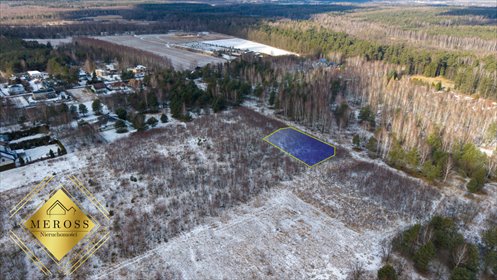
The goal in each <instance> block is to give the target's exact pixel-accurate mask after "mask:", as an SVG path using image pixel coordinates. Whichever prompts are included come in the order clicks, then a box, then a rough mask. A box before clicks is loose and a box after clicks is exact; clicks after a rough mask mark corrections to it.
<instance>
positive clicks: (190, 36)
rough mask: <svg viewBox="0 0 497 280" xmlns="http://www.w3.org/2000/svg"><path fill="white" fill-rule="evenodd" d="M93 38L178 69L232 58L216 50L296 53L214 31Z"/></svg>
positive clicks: (270, 53) (274, 53)
mask: <svg viewBox="0 0 497 280" xmlns="http://www.w3.org/2000/svg"><path fill="white" fill-rule="evenodd" d="M93 38H95V39H99V40H103V41H107V42H110V43H114V44H118V45H123V46H127V47H132V48H135V49H139V50H143V51H147V52H150V53H153V54H156V55H159V56H162V57H165V58H167V59H169V60H170V61H171V63H172V65H173V66H174V68H175V69H193V68H195V67H197V66H200V67H202V66H205V65H207V64H209V63H223V62H226V61H227V60H226V59H229V57H228V56H224V58H223V57H218V56H214V55H213V51H221V50H223V51H235V52H236V51H239V52H245V51H251V52H256V53H261V54H266V55H272V56H279V55H292V54H294V53H291V52H287V51H285V50H281V49H277V48H273V47H271V46H268V45H264V44H259V43H256V42H252V41H248V40H244V39H239V38H235V37H231V36H228V35H224V34H219V33H211V32H200V33H182V32H171V33H167V34H147V35H119V36H98V37H93Z"/></svg>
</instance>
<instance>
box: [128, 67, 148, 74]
mask: <svg viewBox="0 0 497 280" xmlns="http://www.w3.org/2000/svg"><path fill="white" fill-rule="evenodd" d="M132 71H133V73H134V74H138V73H145V71H147V67H145V66H143V65H137V66H136V67H135V68H133V70H132Z"/></svg>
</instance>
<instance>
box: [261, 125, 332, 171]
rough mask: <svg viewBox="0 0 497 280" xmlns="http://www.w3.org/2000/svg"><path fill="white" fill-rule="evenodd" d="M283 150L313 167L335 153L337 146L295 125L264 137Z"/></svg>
mask: <svg viewBox="0 0 497 280" xmlns="http://www.w3.org/2000/svg"><path fill="white" fill-rule="evenodd" d="M263 140H264V141H266V142H268V143H269V144H271V145H273V146H274V147H276V148H278V149H279V150H281V151H282V152H284V153H286V154H288V155H290V156H291V157H293V158H295V159H297V160H299V161H301V162H303V163H304V164H305V165H307V166H308V167H312V166H314V165H317V164H319V163H321V162H324V161H326V160H328V159H329V158H331V157H333V156H334V155H335V147H334V146H333V145H331V144H328V143H326V142H324V141H322V140H319V139H318V138H316V137H314V136H312V135H309V134H307V133H305V132H303V131H300V130H298V129H296V128H294V127H285V128H280V129H278V130H276V131H274V132H273V133H271V134H269V135H268V136H266V137H264V138H263Z"/></svg>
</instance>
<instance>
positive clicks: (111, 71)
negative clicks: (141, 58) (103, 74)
mask: <svg viewBox="0 0 497 280" xmlns="http://www.w3.org/2000/svg"><path fill="white" fill-rule="evenodd" d="M105 70H106V71H107V75H114V74H117V69H116V66H115V65H114V64H112V63H111V64H107V65H105Z"/></svg>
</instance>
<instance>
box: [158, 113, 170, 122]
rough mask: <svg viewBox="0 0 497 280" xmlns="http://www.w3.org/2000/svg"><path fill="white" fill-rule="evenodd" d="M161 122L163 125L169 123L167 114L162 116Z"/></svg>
mask: <svg viewBox="0 0 497 280" xmlns="http://www.w3.org/2000/svg"><path fill="white" fill-rule="evenodd" d="M160 121H161V123H167V122H168V121H169V119H168V118H167V115H166V114H162V115H161V116H160Z"/></svg>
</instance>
